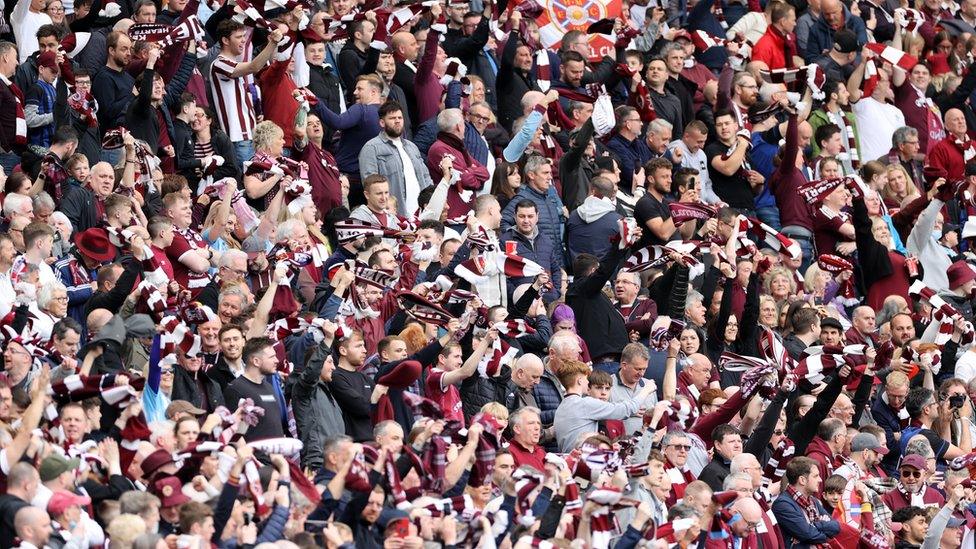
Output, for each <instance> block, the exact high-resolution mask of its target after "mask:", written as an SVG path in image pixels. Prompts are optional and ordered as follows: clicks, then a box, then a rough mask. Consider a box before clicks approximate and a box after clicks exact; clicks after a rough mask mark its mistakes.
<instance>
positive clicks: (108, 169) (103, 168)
mask: <svg viewBox="0 0 976 549" xmlns="http://www.w3.org/2000/svg"><path fill="white" fill-rule="evenodd" d="M114 172H115V170H113V169H112V165H111V164H109V163H108V162H99V163H97V164H95V165H94V166H92V167H91V173H92V174H93V175H94V174H96V173H98V174H104V173H114Z"/></svg>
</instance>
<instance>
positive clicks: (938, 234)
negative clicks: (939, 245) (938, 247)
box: [932, 229, 942, 242]
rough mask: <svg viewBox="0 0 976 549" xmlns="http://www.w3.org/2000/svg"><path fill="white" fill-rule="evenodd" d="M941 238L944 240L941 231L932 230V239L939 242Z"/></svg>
mask: <svg viewBox="0 0 976 549" xmlns="http://www.w3.org/2000/svg"><path fill="white" fill-rule="evenodd" d="M940 238H942V231H941V230H935V229H933V230H932V239H933V240H935V241H936V242H938V241H939V239H940Z"/></svg>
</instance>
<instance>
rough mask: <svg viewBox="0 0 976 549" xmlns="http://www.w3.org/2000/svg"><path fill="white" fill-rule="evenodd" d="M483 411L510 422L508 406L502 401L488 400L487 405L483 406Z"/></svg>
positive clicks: (499, 419)
mask: <svg viewBox="0 0 976 549" xmlns="http://www.w3.org/2000/svg"><path fill="white" fill-rule="evenodd" d="M481 413H483V414H488V415H489V416H491V417H493V418H495V419H497V420H498V421H501V422H504V423H508V408H506V407H505V406H504V405H503V404H502V403H500V402H495V401H491V402H486V403H485V405H484V406H482V407H481Z"/></svg>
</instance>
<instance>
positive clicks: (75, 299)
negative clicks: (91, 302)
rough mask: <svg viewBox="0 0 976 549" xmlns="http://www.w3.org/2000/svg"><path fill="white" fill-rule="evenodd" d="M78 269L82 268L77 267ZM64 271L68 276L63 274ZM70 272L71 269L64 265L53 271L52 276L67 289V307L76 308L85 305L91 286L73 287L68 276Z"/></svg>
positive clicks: (72, 280)
mask: <svg viewBox="0 0 976 549" xmlns="http://www.w3.org/2000/svg"><path fill="white" fill-rule="evenodd" d="M79 268H82V267H80V266H79ZM65 270H67V271H68V274H65ZM70 270H71V267H70V266H68V265H65V266H64V267H62V268H60V269H58V270H57V271H55V272H54V274H55V275H57V278H58V281H59V282H61V283H62V284H64V285H65V287H66V288H68V305H70V306H73V307H77V306H79V305H81V304H83V303H85V302H86V301H88V299H89V298H90V297H91V295H92V286H91V284H90V283H89V284H79V285H77V286H76V285H74V284H73V282H74V279H73V278H72V277H71V275H70Z"/></svg>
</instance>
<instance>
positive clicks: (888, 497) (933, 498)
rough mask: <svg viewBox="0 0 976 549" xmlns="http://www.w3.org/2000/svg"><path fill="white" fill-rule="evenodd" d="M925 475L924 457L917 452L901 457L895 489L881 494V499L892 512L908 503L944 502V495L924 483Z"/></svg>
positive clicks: (940, 503) (922, 505) (924, 505)
mask: <svg viewBox="0 0 976 549" xmlns="http://www.w3.org/2000/svg"><path fill="white" fill-rule="evenodd" d="M927 477H928V468H927V466H926V463H925V458H924V457H922V456H920V455H917V454H911V455H907V456H905V457H903V458H902V460H901V464H900V465H899V466H898V482H897V484H896V486H895V489H894V490H892V491H890V492H888V493H887V494H885V495H883V496H881V501H883V502H884V504H885V505H887V506H888V509H890V510H891V512H892V513H894V512H896V511H898V510H899V509H902V508H904V507H908V506H909V505H914V506H916V507H928V506H931V505H942V504H943V503H945V497H943V496H942V494H941V493H939V491H938V490H936V489H935V488H933V487H931V486H929V485H928V484H926V482H925V480H926V479H927Z"/></svg>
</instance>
